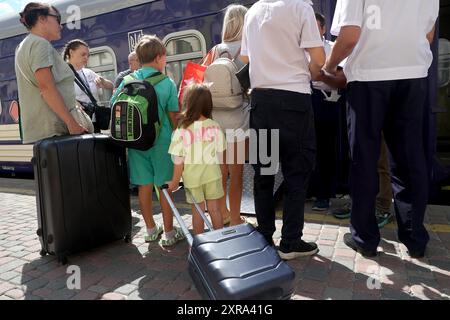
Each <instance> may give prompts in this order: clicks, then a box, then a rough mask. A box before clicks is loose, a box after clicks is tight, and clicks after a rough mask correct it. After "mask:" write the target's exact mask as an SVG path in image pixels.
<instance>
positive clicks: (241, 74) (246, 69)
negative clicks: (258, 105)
mask: <svg viewBox="0 0 450 320" xmlns="http://www.w3.org/2000/svg"><path fill="white" fill-rule="evenodd" d="M236 78H238V80H239V83H240V84H241V87H242V91H243V92H244V93H247V92H248V90H249V89H250V88H251V84H250V64H249V63H247V64H246V65H245V66H243V67H242V68H241V69H240V70H239V71H238V72H236Z"/></svg>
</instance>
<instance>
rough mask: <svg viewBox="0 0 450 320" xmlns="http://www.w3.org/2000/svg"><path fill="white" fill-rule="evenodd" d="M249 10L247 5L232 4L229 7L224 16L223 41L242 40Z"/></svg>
mask: <svg viewBox="0 0 450 320" xmlns="http://www.w3.org/2000/svg"><path fill="white" fill-rule="evenodd" d="M247 11H248V9H247V8H246V7H244V6H242V5H239V4H231V5H229V6H228V7H227V10H226V12H225V17H224V18H223V27H222V42H234V41H240V40H242V29H243V28H244V18H245V14H246V13H247Z"/></svg>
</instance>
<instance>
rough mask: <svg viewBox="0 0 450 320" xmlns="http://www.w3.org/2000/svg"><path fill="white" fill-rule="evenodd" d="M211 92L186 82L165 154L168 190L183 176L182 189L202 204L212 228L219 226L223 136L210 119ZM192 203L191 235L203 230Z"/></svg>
mask: <svg viewBox="0 0 450 320" xmlns="http://www.w3.org/2000/svg"><path fill="white" fill-rule="evenodd" d="M212 106H213V105H212V98H211V92H210V91H209V89H208V87H207V86H206V85H204V84H192V85H190V86H189V87H188V88H187V89H186V91H185V93H184V97H183V109H184V110H186V111H185V113H184V116H183V118H182V119H181V122H180V123H181V124H180V126H179V128H178V129H177V130H176V131H175V132H174V134H173V136H172V142H171V144H170V147H169V153H170V154H171V155H172V160H173V161H174V164H175V165H174V174H173V178H172V181H171V182H170V183H169V190H170V191H173V190H176V189H177V188H178V185H179V183H180V179H181V177H183V182H184V187H185V189H187V191H186V192H190V193H191V195H192V198H193V199H192V200H195V201H196V202H197V203H198V205H199V206H200V208H201V209H202V210H203V211H205V204H206V206H207V208H208V212H209V215H210V216H211V220H212V224H213V226H214V229H221V228H223V221H222V215H221V211H220V207H219V200H220V198H222V197H223V196H224V191H223V186H222V173H221V171H220V159H222V153H223V152H224V151H225V150H226V141H225V136H224V134H223V132H222V130H221V128H220V126H219V124H218V123H217V122H215V121H214V120H212V119H211V113H212ZM192 200H191V197H189V196H187V202H188V203H191V204H192V213H193V215H192V225H193V229H194V234H200V233H203V232H204V223H203V220H202V218H201V216H200V214H198V212H197V211H196V209H195V205H194V203H193V201H192Z"/></svg>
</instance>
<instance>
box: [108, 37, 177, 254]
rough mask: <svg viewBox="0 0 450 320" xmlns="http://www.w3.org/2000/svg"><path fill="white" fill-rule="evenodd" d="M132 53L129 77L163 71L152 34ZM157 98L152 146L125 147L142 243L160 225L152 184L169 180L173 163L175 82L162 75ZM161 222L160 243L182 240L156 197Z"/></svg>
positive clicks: (156, 232)
mask: <svg viewBox="0 0 450 320" xmlns="http://www.w3.org/2000/svg"><path fill="white" fill-rule="evenodd" d="M135 51H136V54H137V56H138V59H139V62H140V63H141V64H142V68H141V69H139V70H137V71H136V72H135V73H134V74H133V78H135V79H138V80H144V79H146V78H148V77H150V76H151V75H153V74H154V73H156V72H163V71H164V68H165V66H166V48H165V47H164V44H163V43H162V41H161V40H160V39H159V38H158V37H156V36H148V35H146V36H143V37H142V38H141V40H140V41H139V43H138V44H137V46H136V49H135ZM124 85H125V81H122V83H121V84H120V86H119V87H118V89H117V91H116V93H115V95H114V96H113V97H112V99H111V102H112V103H114V101H115V100H116V99H117V96H118V95H119V93H120V91H121V90H122V88H123V87H124ZM154 88H155V91H156V95H157V99H158V113H159V117H160V122H161V129H160V133H159V136H158V138H157V140H156V141H155V144H154V145H153V147H152V148H150V149H149V150H146V151H140V150H136V149H128V165H129V168H130V180H131V183H132V184H134V185H137V186H138V187H139V206H140V209H141V213H142V216H143V217H144V220H145V223H146V225H147V235H146V236H145V241H146V242H153V241H156V240H158V237H159V235H161V234H162V233H163V228H162V227H161V226H158V225H156V223H155V221H154V219H153V212H152V191H153V186H154V185H155V186H157V187H159V186H162V185H163V184H165V183H166V182H167V181H170V180H171V179H172V175H173V163H172V160H171V157H170V155H169V153H168V150H169V144H170V138H171V136H172V131H173V129H172V124H171V122H172V123H175V114H176V112H178V97H177V89H176V86H175V83H174V82H173V80H172V79H170V78H166V79H164V80H162V81H161V82H159V83H158V84H156V85H155V87H154ZM160 202H161V209H162V213H163V221H164V235H163V236H162V237H161V240H160V242H159V243H160V245H162V246H172V245H174V244H176V243H177V242H178V241H180V240H182V239H184V235H183V232H182V231H181V229H179V228H176V227H175V228H174V227H173V216H172V211H171V209H170V206H169V204H168V202H167V200H166V199H165V198H164V197H161V198H160Z"/></svg>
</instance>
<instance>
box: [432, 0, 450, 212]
mask: <svg viewBox="0 0 450 320" xmlns="http://www.w3.org/2000/svg"><path fill="white" fill-rule="evenodd" d="M440 4H441V7H440V12H439V27H438V30H437V33H436V37H437V38H438V39H436V45H437V46H438V49H437V50H436V51H437V52H436V55H435V57H436V58H437V59H435V60H437V61H436V63H437V67H436V70H437V76H436V78H437V79H436V85H435V86H436V87H437V88H433V89H434V90H435V91H436V96H437V97H436V103H435V104H434V105H435V109H434V111H435V115H436V120H435V121H436V158H437V161H438V162H439V165H440V167H441V168H442V169H443V170H442V171H443V172H442V173H441V176H442V177H444V178H445V177H446V178H445V179H444V180H443V181H441V182H440V183H439V185H438V188H439V189H440V190H438V191H440V192H439V199H438V202H439V203H441V204H450V202H449V200H448V195H449V194H450V178H449V173H450V0H441V2H440ZM433 89H432V90H431V91H433ZM445 198H447V199H446V200H445Z"/></svg>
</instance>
